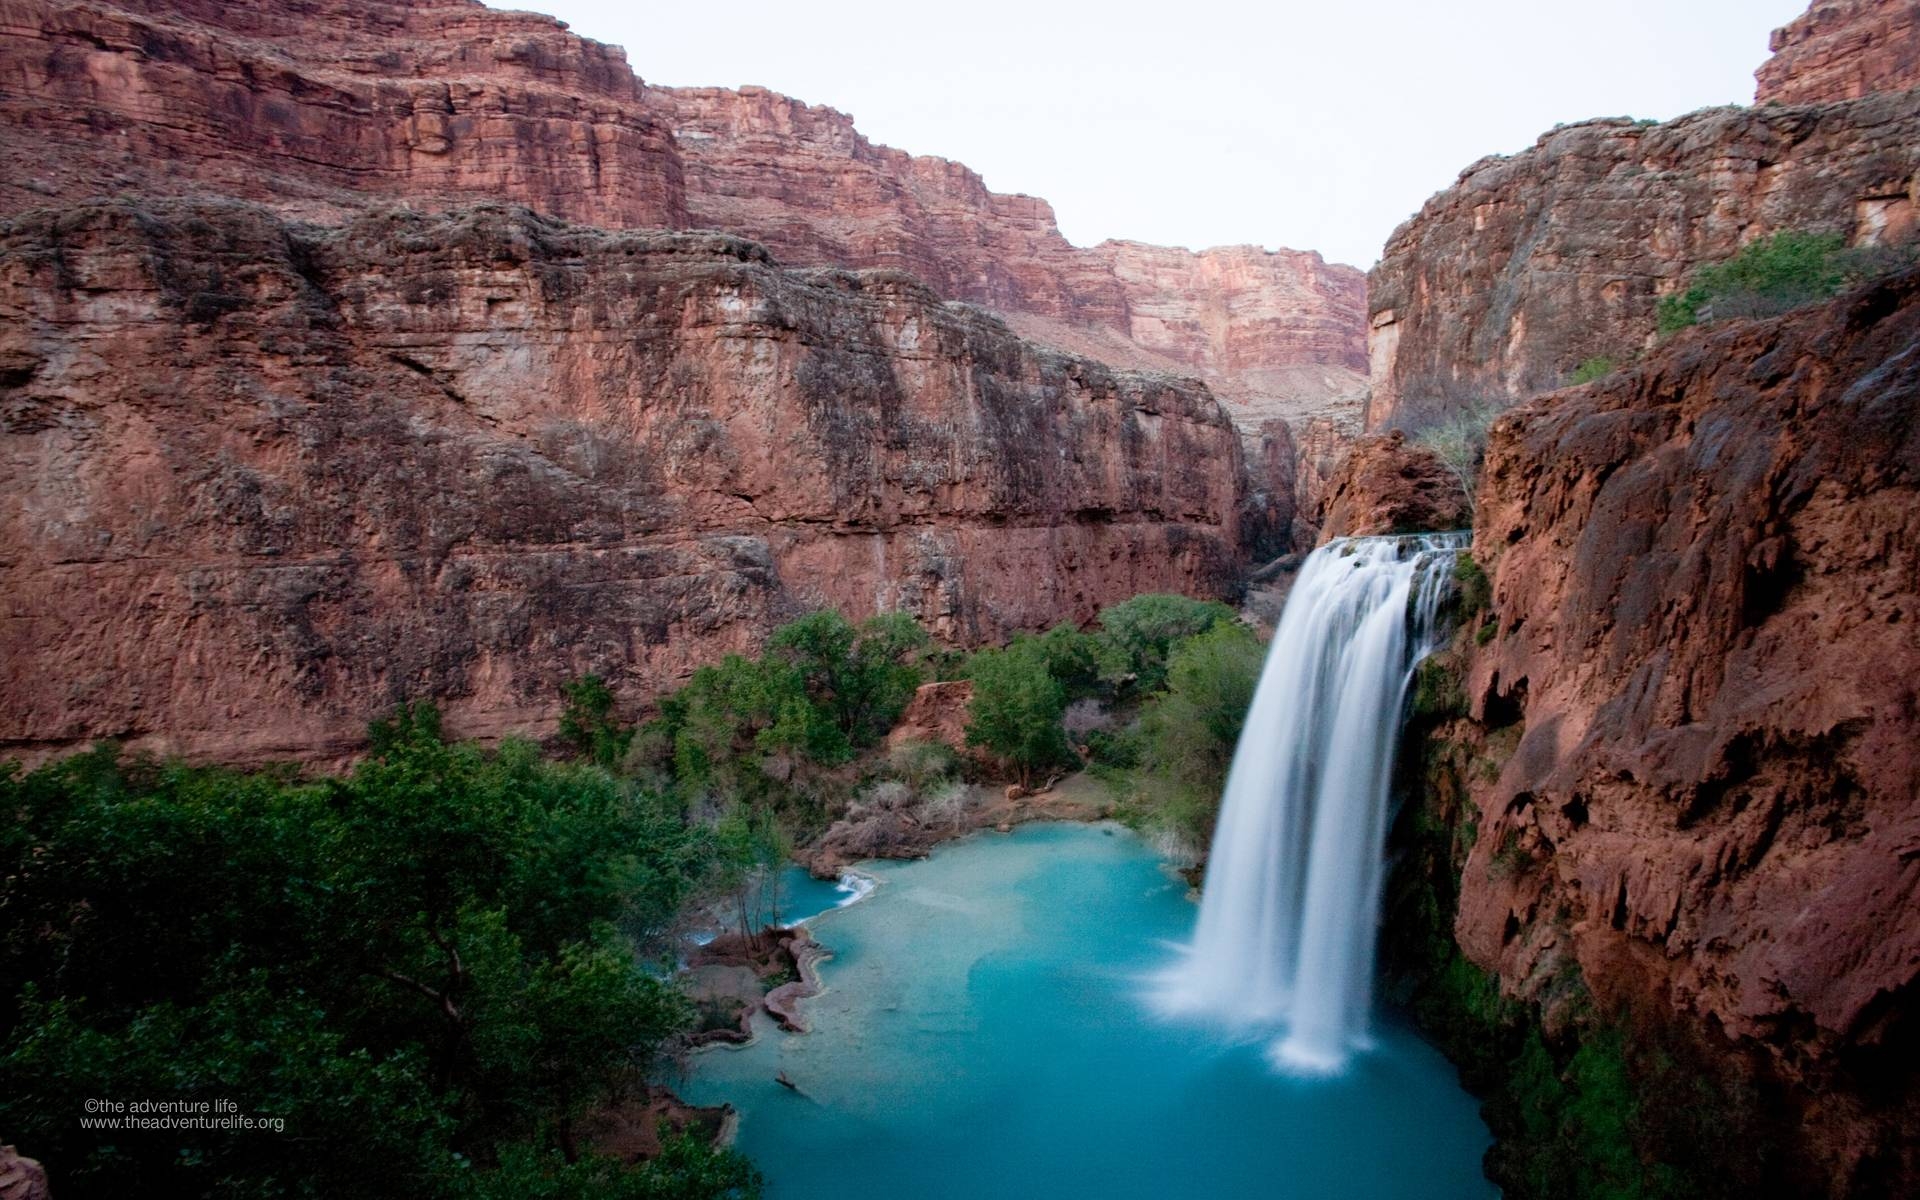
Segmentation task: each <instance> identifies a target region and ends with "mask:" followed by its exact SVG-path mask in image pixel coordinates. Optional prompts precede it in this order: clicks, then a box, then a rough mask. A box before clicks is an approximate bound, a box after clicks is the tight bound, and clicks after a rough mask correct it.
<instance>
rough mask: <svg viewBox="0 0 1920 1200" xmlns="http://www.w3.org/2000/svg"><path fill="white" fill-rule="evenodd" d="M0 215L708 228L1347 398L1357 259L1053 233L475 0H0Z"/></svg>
mask: <svg viewBox="0 0 1920 1200" xmlns="http://www.w3.org/2000/svg"><path fill="white" fill-rule="evenodd" d="M0 84H3V85H4V86H0V162H4V164H5V166H6V168H7V169H6V170H5V171H0V213H13V212H20V211H23V210H25V209H28V208H31V207H36V206H39V205H44V204H47V203H49V202H53V201H73V200H81V199H97V198H102V197H111V196H116V195H120V194H125V193H130V192H139V193H144V194H162V195H186V196H192V195H200V194H204V193H206V192H208V191H212V192H217V193H219V194H223V195H230V196H237V197H242V198H246V199H253V200H259V201H262V202H267V203H271V204H273V205H274V206H276V207H278V208H281V209H283V210H285V211H290V212H293V213H295V214H297V215H300V216H302V217H306V218H310V219H319V220H326V221H335V220H338V219H340V218H342V217H343V216H344V215H346V214H348V213H350V212H352V211H355V210H356V209H357V208H358V207H359V206H360V205H361V204H362V203H363V201H364V200H365V198H367V197H369V196H371V197H376V198H378V197H385V198H390V199H405V200H407V201H408V202H409V203H414V204H419V205H424V206H427V207H435V206H446V205H458V204H466V203H472V202H475V201H482V200H484V201H496V200H505V201H510V202H516V203H522V204H526V205H528V206H530V207H532V208H534V209H535V210H537V211H539V212H542V213H546V214H551V215H555V216H559V217H564V218H566V219H569V220H574V221H579V222H583V223H587V224H592V225H599V226H603V227H606V228H613V229H638V228H657V229H689V228H704V229H719V230H724V231H726V232H729V233H735V234H739V235H741V236H744V237H748V238H751V239H753V240H755V241H758V242H760V243H762V244H764V245H766V246H768V247H769V248H770V249H771V250H772V251H773V253H774V255H775V256H776V257H777V258H778V259H780V260H781V261H782V262H784V263H787V264H790V265H804V266H838V267H853V268H887V269H896V270H902V271H906V272H910V273H911V274H913V275H915V276H917V277H919V278H920V279H921V280H923V281H924V282H926V283H927V284H928V285H929V286H930V287H932V288H933V290H934V291H935V292H936V293H937V294H939V295H940V296H942V297H943V298H946V299H951V300H966V301H970V302H973V303H976V304H982V305H986V306H988V307H991V308H994V309H997V310H1000V311H1002V312H1005V313H1007V314H1010V315H1012V316H1014V317H1016V318H1017V319H1020V320H1023V321H1025V322H1026V324H1024V325H1023V326H1022V332H1024V333H1026V334H1027V335H1028V336H1032V337H1037V338H1039V339H1041V340H1043V341H1046V342H1048V343H1049V344H1052V345H1054V346H1056V347H1057V348H1060V349H1063V350H1066V351H1068V352H1070V353H1077V354H1084V355H1090V356H1093V357H1098V358H1101V359H1102V360H1103V361H1108V362H1112V363H1114V364H1115V365H1117V366H1122V367H1130V368H1143V369H1150V370H1167V369H1175V370H1181V371H1185V372H1191V373H1196V374H1199V375H1201V376H1202V377H1204V378H1206V379H1208V380H1209V381H1210V382H1212V383H1213V384H1215V385H1216V386H1217V387H1218V388H1219V389H1220V391H1221V394H1222V395H1223V397H1224V398H1226V399H1227V400H1228V402H1229V403H1230V405H1232V406H1233V411H1234V413H1235V415H1236V417H1237V418H1238V419H1239V420H1241V422H1242V424H1243V426H1244V427H1245V428H1246V429H1247V430H1249V432H1250V433H1251V431H1252V430H1254V429H1257V427H1258V425H1259V423H1260V422H1261V421H1262V420H1263V419H1266V418H1268V417H1271V416H1294V415H1296V414H1298V413H1307V414H1310V415H1319V414H1337V415H1339V416H1341V417H1343V418H1345V417H1348V416H1352V417H1355V418H1357V414H1358V409H1359V396H1360V394H1361V393H1362V391H1363V390H1364V379H1363V378H1362V375H1363V374H1364V372H1365V370H1366V350H1365V323H1364V321H1365V317H1364V310H1365V286H1366V284H1365V277H1364V276H1363V275H1362V274H1361V272H1359V271H1357V270H1355V269H1353V268H1351V267H1345V266H1338V265H1330V264H1328V263H1326V262H1324V261H1323V260H1322V259H1321V258H1320V256H1319V255H1317V254H1311V253H1300V252H1296V251H1290V250H1282V251H1278V252H1268V251H1264V250H1260V249H1258V248H1254V247H1226V248H1222V249H1217V250H1211V251H1205V252H1202V253H1198V254H1195V253H1192V252H1189V251H1185V250H1176V249H1167V248H1163V247H1151V246H1141V245H1138V244H1135V243H1118V242H1116V243H1107V244H1105V245H1102V246H1097V247H1093V248H1091V249H1081V248H1076V247H1074V246H1072V245H1070V244H1069V243H1068V242H1067V240H1066V239H1065V238H1064V237H1062V236H1061V234H1060V231H1059V229H1058V228H1057V226H1056V225H1055V223H1054V216H1053V210H1052V208H1051V207H1050V206H1049V205H1048V204H1047V203H1046V202H1045V201H1044V200H1040V199H1036V198H1034V197H1031V196H1018V195H1001V194H998V193H994V192H992V191H989V190H988V188H987V187H986V185H985V183H984V182H983V181H982V180H981V178H980V177H979V176H978V175H977V174H975V173H974V172H973V171H971V170H969V169H968V168H966V167H965V166H963V165H961V164H959V163H954V162H949V161H947V160H945V159H940V158H930V157H916V156H913V155H909V154H906V153H903V152H901V151H898V150H893V149H890V148H888V147H885V146H877V145H874V144H873V143H871V142H869V141H868V140H867V139H866V138H865V137H863V136H861V135H860V133H859V132H858V131H857V130H856V129H855V128H854V125H853V120H852V118H851V117H849V116H847V115H846V114H844V113H841V112H837V111H835V110H833V109H830V108H825V107H820V106H815V105H808V104H805V103H802V102H801V101H798V100H795V99H793V98H791V97H787V96H782V95H779V94H777V93H774V92H770V91H767V90H765V89H763V88H743V89H740V90H737V91H735V90H730V89H723V88H653V87H648V86H646V85H644V84H643V83H642V82H641V80H640V79H639V78H638V77H637V76H636V75H635V74H634V73H633V71H632V70H631V69H630V68H629V67H628V65H627V62H626V59H625V56H624V54H623V53H622V52H621V51H620V50H619V49H618V48H615V47H610V46H604V45H601V44H600V43H597V42H593V41H589V40H587V39H584V38H580V37H577V36H575V35H573V34H571V33H569V32H567V30H566V27H565V26H564V25H562V24H561V23H559V22H557V21H554V20H553V19H551V18H549V17H543V16H538V15H534V14H528V13H518V12H504V11H496V10H491V9H487V8H485V7H482V6H481V4H480V3H478V0H423V2H421V3H412V4H402V3H391V2H382V0H374V2H371V3H364V4H363V3H359V2H358V0H259V2H256V3H249V4H244V5H242V4H225V3H219V2H217V0H186V2H184V3H174V2H173V0H74V2H60V0H0Z"/></svg>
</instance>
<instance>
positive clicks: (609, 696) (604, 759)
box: [560, 675, 633, 770]
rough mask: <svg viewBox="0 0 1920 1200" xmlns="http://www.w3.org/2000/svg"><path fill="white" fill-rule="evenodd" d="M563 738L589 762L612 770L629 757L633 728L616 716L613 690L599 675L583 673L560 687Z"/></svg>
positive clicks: (561, 736)
mask: <svg viewBox="0 0 1920 1200" xmlns="http://www.w3.org/2000/svg"><path fill="white" fill-rule="evenodd" d="M560 692H561V695H563V696H564V697H565V698H566V705H565V707H563V708H562V709H561V710H560V739H561V740H562V741H564V742H566V743H567V744H568V745H570V746H572V747H573V748H574V749H575V750H576V751H578V752H579V753H580V754H581V755H582V756H584V757H585V758H586V759H587V760H588V761H590V762H593V763H597V764H598V765H600V766H603V767H606V768H607V769H608V770H612V769H613V768H614V767H617V766H619V765H620V760H621V759H622V758H624V757H626V753H627V747H628V746H629V745H630V744H631V743H632V742H633V730H632V729H631V728H630V727H628V726H624V725H622V724H620V723H619V722H618V721H617V720H615V719H614V716H613V691H612V689H610V688H608V687H607V681H606V680H604V679H602V678H600V677H599V676H598V675H582V676H580V678H578V679H573V680H569V681H568V682H567V683H565V684H563V685H562V686H561V688H560Z"/></svg>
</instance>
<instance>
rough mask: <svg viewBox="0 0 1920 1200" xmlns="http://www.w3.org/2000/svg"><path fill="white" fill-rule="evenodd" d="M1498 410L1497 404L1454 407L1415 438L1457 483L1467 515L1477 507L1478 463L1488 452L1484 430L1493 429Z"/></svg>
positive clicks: (1499, 408)
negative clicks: (1452, 410) (1430, 452)
mask: <svg viewBox="0 0 1920 1200" xmlns="http://www.w3.org/2000/svg"><path fill="white" fill-rule="evenodd" d="M1501 411H1502V408H1501V407H1500V406H1499V405H1496V404H1492V403H1487V402H1476V403H1473V404H1471V405H1468V406H1466V407H1463V408H1460V409H1458V410H1456V411H1455V412H1454V413H1453V414H1452V415H1450V416H1448V417H1447V418H1446V419H1445V420H1443V421H1441V422H1440V423H1439V424H1437V425H1432V426H1429V427H1428V428H1426V429H1424V430H1422V431H1421V432H1420V433H1419V435H1418V436H1416V437H1415V438H1414V443H1415V444H1416V445H1420V446H1425V447H1426V448H1427V449H1429V450H1431V451H1433V453H1434V455H1435V457H1437V458H1439V460H1440V462H1441V465H1443V466H1444V467H1446V468H1447V471H1448V472H1449V473H1450V474H1452V476H1453V477H1454V480H1455V482H1457V483H1458V484H1459V485H1460V495H1461V496H1462V497H1464V498H1465V500H1466V502H1467V514H1468V516H1469V517H1471V516H1472V515H1473V514H1474V512H1475V511H1476V510H1477V508H1478V507H1479V492H1480V465H1481V463H1482V462H1484V461H1485V459H1486V455H1487V430H1488V429H1490V428H1492V426H1493V419H1494V418H1495V417H1497V416H1499V415H1500V413H1501Z"/></svg>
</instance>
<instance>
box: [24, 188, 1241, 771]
mask: <svg viewBox="0 0 1920 1200" xmlns="http://www.w3.org/2000/svg"><path fill="white" fill-rule="evenodd" d="M0 415H3V416H4V422H5V425H4V436H3V437H0V478H4V479H5V480H6V487H5V489H4V491H3V492H0V547H4V551H3V552H0V592H3V593H4V594H5V596H6V605H5V612H4V617H5V630H4V635H3V636H0V697H4V700H0V749H5V750H7V751H11V752H26V753H28V754H40V753H44V752H50V751H54V750H59V749H65V748H69V747H74V746H78V745H82V744H84V743H86V742H87V741H89V740H91V739H93V738H97V737H120V738H126V739H130V740H132V741H134V742H136V743H138V744H144V745H148V746H152V747H156V748H160V749H166V750H175V751H180V752H184V753H187V754H191V755H194V756H196V757H212V758H220V759H226V760H247V759H257V758H262V757H269V756H284V755H294V756H301V757H326V756H330V755H335V754H339V753H343V752H346V751H347V750H349V749H350V748H351V747H353V746H354V745H355V744H356V743H357V741H358V739H359V737H360V730H361V727H362V722H363V721H364V719H365V718H366V717H367V715H368V714H369V713H370V712H372V711H375V710H377V709H379V708H380V707H382V706H383V705H385V704H387V703H390V702H392V701H393V700H396V699H398V698H400V697H403V696H410V695H411V696H432V697H436V698H438V699H440V700H441V701H442V703H443V705H444V706H445V708H446V710H447V713H448V717H449V721H450V725H451V727H452V728H453V729H454V730H455V731H457V732H459V733H462V734H476V735H489V734H497V733H505V732H509V731H513V730H529V729H539V728H541V727H542V726H543V724H544V723H545V722H547V721H549V720H550V719H551V717H552V715H553V714H554V712H555V710H556V697H557V690H556V689H557V687H558V685H559V683H560V682H561V681H562V680H563V679H565V678H567V677H569V676H571V675H575V674H578V673H580V672H584V671H596V672H599V673H601V674H603V675H605V676H607V677H608V678H609V679H610V680H611V681H613V682H614V683H615V684H616V685H617V686H619V687H620V688H621V689H622V690H623V691H625V692H626V693H627V694H629V695H644V694H646V693H648V692H650V691H652V690H654V689H657V688H660V687H662V686H665V685H667V684H670V683H672V682H673V681H675V680H677V679H679V678H681V677H683V676H684V675H685V674H687V673H688V672H689V671H690V670H692V669H693V668H694V667H696V666H698V665H700V664H702V663H705V662H709V661H712V660H714V659H715V658H717V657H719V656H720V655H721V654H723V653H726V652H728V651H733V650H745V649H749V648H751V647H752V646H754V645H755V644H757V641H758V639H759V638H760V637H761V636H763V635H764V633H765V631H766V630H767V629H768V627H769V626H770V625H771V624H772V623H774V622H776V621H778V620H780V619H782V618H784V617H786V616H788V615H791V614H793V613H794V612H796V611H798V610H799V609H800V608H802V607H804V606H810V605H818V604H833V605H838V606H840V607H842V608H844V609H846V610H847V611H849V612H850V613H854V614H860V613H865V612H871V611H873V610H875V609H876V608H880V607H899V608H904V609H906V610H908V611H910V612H913V613H915V614H916V615H918V616H920V617H921V618H923V619H924V620H926V621H927V622H928V623H929V624H931V625H932V626H933V627H934V628H935V629H936V630H938V631H939V632H941V633H943V634H944V635H946V636H948V637H950V638H953V639H955V640H959V641H976V640H979V639H983V638H990V637H997V636H1000V635H1002V634H1004V633H1005V632H1007V631H1008V630H1011V629H1016V628H1034V627H1038V626H1042V625H1050V624H1052V623H1054V622H1056V621H1058V620H1061V619H1073V618H1087V617H1090V616H1091V615H1092V614H1093V612H1094V611H1095V609H1096V608H1097V607H1098V606H1100V605H1101V604H1104V603H1108V602H1111V601H1113V600H1115V599H1117V598H1121V597H1125V596H1128V595H1132V594H1134V593H1136V592H1140V591H1165V590H1171V591H1183V592H1190V593H1197V594H1220V593H1222V592H1224V591H1227V590H1230V589H1231V588H1232V586H1233V584H1234V579H1235V577H1236V574H1237V572H1238V570H1239V569H1240V565H1241V558H1240V555H1241V551H1240V548H1239V542H1240V534H1239V525H1238V523H1239V520H1240V512H1241V507H1242V505H1243V503H1244V502H1245V499H1246V497H1245V495H1244V493H1243V490H1242V489H1243V487H1244V485H1243V483H1242V480H1243V479H1244V472H1243V468H1242V464H1241V458H1240V444H1239V439H1238V436H1237V435H1236V433H1235V431H1234V429H1233V427H1232V426H1231V425H1230V424H1229V422H1228V421H1227V419H1226V417H1225V416H1224V415H1223V414H1222V412H1221V410H1220V408H1219V406H1218V404H1217V403H1216V402H1215V401H1214V400H1213V398H1212V397H1211V396H1210V395H1209V394H1208V393H1207V392H1206V391H1205V389H1204V388H1202V387H1200V386H1199V385H1197V384H1194V383H1191V382H1189V381H1184V380H1179V379H1172V378H1167V377H1158V376H1143V375H1134V374H1127V373H1115V372H1114V371H1112V370H1111V369H1109V368H1107V367H1104V366H1102V365H1100V364H1098V363H1094V362H1091V361H1087V360H1083V359H1077V358H1073V357H1069V356H1063V355H1059V354H1055V353H1052V352H1049V351H1043V350H1039V349H1036V348H1035V347H1033V346H1032V345H1031V344H1029V343H1025V342H1022V341H1021V340H1019V339H1018V338H1016V337H1015V336H1014V335H1013V334H1011V333H1010V332H1009V331H1008V330H1007V329H1006V327H1005V326H1004V325H1002V324H1001V323H1000V322H998V321H997V320H995V319H993V318H991V317H990V316H987V315H985V314H982V313H981V312H980V311H979V310H977V309H973V308H969V307H965V306H958V305H951V304H943V303H941V302H940V301H939V300H938V299H937V298H936V297H935V296H934V295H933V294H931V293H930V292H929V291H928V290H927V289H926V288H925V287H924V286H923V285H922V284H920V283H918V282H916V281H915V280H913V279H911V278H910V277H908V276H905V275H901V274H898V273H885V272H879V273H871V272H869V273H848V272H841V271H798V270H789V269H781V268H779V267H777V266H775V265H774V264H772V263H771V261H770V260H769V259H768V258H767V256H766V254H765V252H764V251H763V250H761V249H759V248H758V247H757V246H754V245H752V244H750V243H746V242H743V241H740V240H737V239H732V238H728V237H725V236H722V235H715V234H698V235H690V234H640V233H608V232H602V231H595V230H589V229H583V228H579V227H572V226H566V225H560V224H556V223H553V222H550V221H547V220H545V219H542V218H539V217H536V216H533V215H531V214H528V213H526V212H525V211H524V210H517V209H505V208H498V207H486V208H479V209H467V210H456V211H453V212H450V213H447V214H443V215H439V216H433V215H425V214H420V213H414V212H408V211H391V212H385V213H371V214H367V215H363V216H360V217H356V218H354V219H352V220H349V221H347V222H346V223H345V224H344V225H341V226H338V227H317V226H311V225H298V224H290V223H288V222H286V221H285V220H284V219H282V218H280V217H278V216H277V215H275V214H274V213H273V212H272V211H271V210H268V209H264V208H259V207H255V206H251V205H247V204H242V203H236V202H232V201H200V202H180V201H176V202H151V203H113V204H98V205H81V206H77V207H74V208H70V209H66V210H62V211H60V212H57V213H56V212H51V211H42V212H38V213H31V214H27V215H24V216H21V217H17V218H14V219H12V220H11V221H10V222H7V223H5V224H3V225H0Z"/></svg>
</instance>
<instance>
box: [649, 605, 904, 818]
mask: <svg viewBox="0 0 1920 1200" xmlns="http://www.w3.org/2000/svg"><path fill="white" fill-rule="evenodd" d="M930 645H931V640H930V639H929V638H928V637H927V634H926V632H925V631H924V630H922V629H921V628H920V626H919V625H918V624H917V623H915V621H914V620H913V618H912V617H910V616H907V615H906V614H904V613H886V614H882V615H881V616H877V617H873V618H871V619H869V620H867V621H863V622H861V623H860V624H859V625H854V624H852V623H851V622H849V621H848V620H847V619H846V618H845V617H843V616H841V615H840V614H839V613H837V612H831V611H821V612H816V613H810V614H808V615H807V616H804V617H801V618H800V619H799V620H797V621H794V622H791V623H790V624H787V625H784V626H782V627H780V628H779V629H777V630H775V631H774V634H773V636H772V637H771V638H770V639H768V642H767V649H766V652H765V653H764V654H762V655H761V656H760V657H759V658H758V659H750V658H745V657H743V656H740V655H737V654H736V655H728V656H727V657H726V658H725V659H722V660H721V661H720V662H719V663H718V664H716V665H713V666H707V667H702V668H700V669H699V670H698V671H695V672H694V674H693V678H692V679H691V680H689V681H688V682H687V685H686V686H685V687H683V688H681V689H680V690H679V691H677V692H674V693H673V694H672V695H670V696H667V697H666V698H664V699H663V700H661V702H660V715H659V717H658V718H656V719H655V720H654V721H653V722H650V723H649V725H648V726H647V727H646V728H645V729H643V730H642V731H641V733H640V736H639V737H638V738H637V739H636V745H637V746H638V747H640V748H641V749H642V750H643V751H644V752H645V756H644V757H640V758H635V757H632V756H630V757H629V759H628V768H629V769H630V770H632V771H634V772H635V773H640V774H644V773H649V772H651V773H653V774H655V775H664V776H665V777H668V778H670V779H672V780H673V782H674V785H675V786H676V787H677V788H678V789H679V791H680V793H681V795H682V796H683V797H684V798H687V799H689V800H691V799H694V798H698V797H708V798H716V797H717V798H719V799H721V800H722V801H725V800H733V799H755V798H764V797H765V796H766V794H767V793H768V791H769V789H770V786H771V785H772V783H773V782H775V781H777V780H784V779H787V778H788V777H789V776H790V773H791V766H792V763H793V762H795V761H804V762H809V763H813V764H815V765H818V766H825V767H831V766H835V765H838V764H841V763H845V762H847V761H848V760H849V759H851V758H852V757H853V756H854V754H855V752H856V751H858V750H861V749H864V748H865V747H867V746H870V745H872V744H873V743H874V742H876V741H878V740H879V739H880V738H881V737H882V736H884V735H885V734H886V732H887V731H888V730H889V729H891V728H893V725H894V723H895V722H896V721H898V720H899V718H900V714H901V713H902V712H903V711H905V709H906V706H907V702H908V701H909V700H911V699H912V698H913V693H914V689H915V688H917V687H919V686H920V682H921V679H922V677H923V672H924V665H923V660H924V658H925V656H926V651H927V649H928V647H929V646H930Z"/></svg>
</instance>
